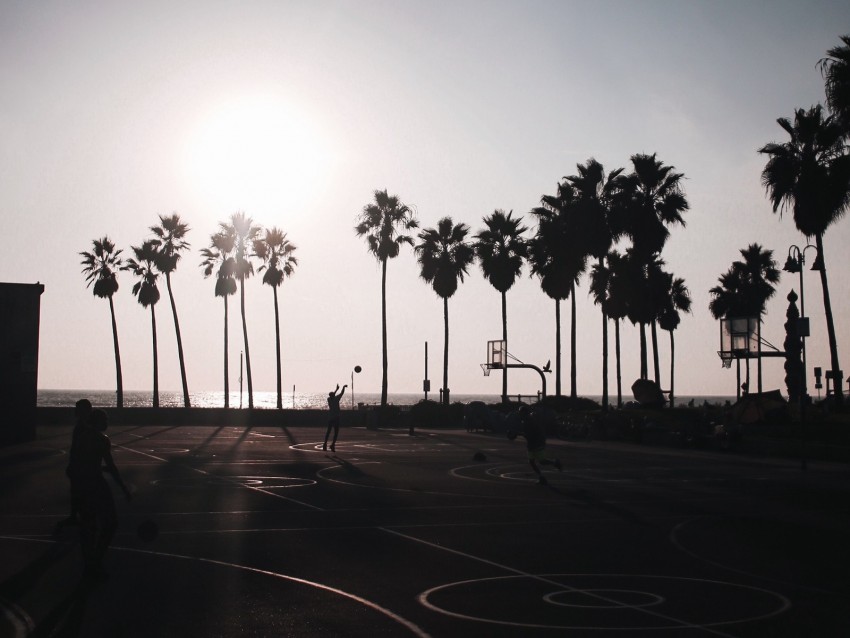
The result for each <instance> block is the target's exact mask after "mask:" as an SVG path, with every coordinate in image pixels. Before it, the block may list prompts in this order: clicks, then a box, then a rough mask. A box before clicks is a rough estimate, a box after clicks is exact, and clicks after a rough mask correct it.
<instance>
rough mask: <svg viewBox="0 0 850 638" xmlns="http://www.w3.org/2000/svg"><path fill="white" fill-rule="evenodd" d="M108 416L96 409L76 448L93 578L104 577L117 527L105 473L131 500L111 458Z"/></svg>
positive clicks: (84, 539) (83, 533) (83, 536)
mask: <svg viewBox="0 0 850 638" xmlns="http://www.w3.org/2000/svg"><path fill="white" fill-rule="evenodd" d="M106 427H107V415H106V412H105V411H104V410H94V411H92V414H91V425H90V426H89V427H87V428H85V429H83V430H81V432H80V437H79V441H78V447H77V459H76V461H77V467H78V481H79V487H80V492H79V493H80V545H81V547H82V550H83V561H84V564H85V577H86V578H87V579H89V580H92V581H98V580H105V579H106V577H107V574H106V572H105V571H104V569H103V559H104V557H105V555H106V550H107V549H108V548H109V545H110V543H111V542H112V538H113V536H114V535H115V530H116V529H117V527H118V513H117V511H116V509H115V500H114V499H113V498H112V491H111V489H110V487H109V484H108V483H107V482H106V479H105V478H104V477H103V474H104V472H105V473H107V474H110V475H111V476H112V478H113V479H114V480H115V482H116V483H117V484H118V487H120V488H121V490H122V491H123V492H124V495H125V496H126V497H127V500H128V501H129V500H130V498H131V497H130V491H129V490H128V489H127V486H126V485H125V484H124V481H122V480H121V475H120V473H119V472H118V468H117V467H116V465H115V461H114V460H113V459H112V449H111V448H112V442H111V441H110V440H109V437H108V436H106V434H105V433H104V432H105V430H106Z"/></svg>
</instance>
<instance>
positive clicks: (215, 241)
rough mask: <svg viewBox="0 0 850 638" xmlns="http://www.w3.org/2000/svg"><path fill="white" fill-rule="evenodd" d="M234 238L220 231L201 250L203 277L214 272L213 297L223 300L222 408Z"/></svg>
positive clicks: (226, 389)
mask: <svg viewBox="0 0 850 638" xmlns="http://www.w3.org/2000/svg"><path fill="white" fill-rule="evenodd" d="M235 248H236V237H235V236H234V234H233V233H232V232H227V231H225V230H222V231H221V232H218V233H215V234H214V235H213V236H212V237H211V238H210V246H209V248H202V249H201V255H202V256H203V258H204V259H203V261H202V262H201V266H202V267H203V269H204V277H209V276H210V275H212V274H213V272H215V274H216V277H215V296H216V297H221V298H222V299H224V407H225V408H229V407H230V375H229V369H228V330H227V321H228V317H227V298H228V297H229V296H230V295H235V294H236V279H235V278H234V274H235V273H236V259H235V258H234V257H233V251H234V250H235Z"/></svg>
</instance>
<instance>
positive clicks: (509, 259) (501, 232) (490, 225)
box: [474, 210, 528, 403]
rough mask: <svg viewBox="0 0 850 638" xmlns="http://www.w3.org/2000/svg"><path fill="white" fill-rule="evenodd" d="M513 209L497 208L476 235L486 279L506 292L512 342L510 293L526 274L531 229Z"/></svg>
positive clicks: (504, 303)
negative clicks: (528, 234)
mask: <svg viewBox="0 0 850 638" xmlns="http://www.w3.org/2000/svg"><path fill="white" fill-rule="evenodd" d="M512 215H513V211H510V212H508V214H507V215H505V212H504V211H502V210H496V211H494V212H493V214H492V215H489V216H487V217H485V218H484V225H485V226H486V227H487V228H486V229H484V230H482V231H480V232H479V233H478V234H476V235H475V245H474V247H475V255H476V257H478V260H479V262H480V264H481V270H482V272H483V273H484V278H485V279H487V281H489V282H490V284H491V285H492V286H493V287H494V288H495V289H496V290H498V291H499V292H500V293H501V295H502V339H503V340H504V342H505V347H506V348H507V344H508V302H507V294H506V293H507V292H508V290H510V289H511V287H512V286H513V285H514V282H515V281H516V280H517V278H518V277H519V276H520V274H521V273H522V264H523V261H524V260H525V259H526V257H528V247H527V245H526V241H525V238H524V237H523V236H522V234H523V233H524V232H525V231H526V230H528V229H527V228H526V227H525V226H523V225H522V217H518V218H514V217H512ZM502 401H503V402H505V403H507V401H508V369H507V368H503V369H502Z"/></svg>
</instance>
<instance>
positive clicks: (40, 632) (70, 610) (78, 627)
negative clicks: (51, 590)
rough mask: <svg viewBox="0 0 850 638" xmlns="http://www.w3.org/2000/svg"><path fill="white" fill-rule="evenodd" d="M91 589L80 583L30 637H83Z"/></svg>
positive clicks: (50, 612)
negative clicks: (84, 620)
mask: <svg viewBox="0 0 850 638" xmlns="http://www.w3.org/2000/svg"><path fill="white" fill-rule="evenodd" d="M91 587H92V586H91V585H90V584H88V583H86V582H80V584H78V585H77V586H76V587H75V588H74V590H73V591H72V592H71V593H70V594H69V595H68V596H67V597H66V598H65V599H64V600H62V601H60V602H59V604H57V605H56V606H55V607H54V608H53V609H51V610H50V611H49V612H48V613H47V615H46V616H45V617H44V619H43V620H42V621H41V622H40V623H39V624H38V626H37V627H36V628H35V630H34V631H33V632H32V633H31V634H30V637H31V638H77V636H81V635H82V630H83V619H84V618H85V615H86V603H87V602H88V597H89V593H90V591H91Z"/></svg>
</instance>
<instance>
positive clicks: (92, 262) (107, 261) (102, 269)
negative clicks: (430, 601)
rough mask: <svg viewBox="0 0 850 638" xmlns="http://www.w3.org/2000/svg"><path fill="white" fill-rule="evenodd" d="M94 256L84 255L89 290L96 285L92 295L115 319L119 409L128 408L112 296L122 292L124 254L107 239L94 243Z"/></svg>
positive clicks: (96, 240)
mask: <svg viewBox="0 0 850 638" xmlns="http://www.w3.org/2000/svg"><path fill="white" fill-rule="evenodd" d="M92 245H93V250H92V252H86V251H83V252H81V253H80V255H81V256H82V258H83V260H82V261H81V262H80V263H81V264H82V265H83V271H82V272H83V274H84V275H85V276H86V287H89V286H91V285H92V284H94V287H93V288H92V293H93V294H94V296H95V297H100V298H101V299H108V300H109V315H110V317H111V318H112V345H113V350H114V352H115V384H116V391H115V405H116V406H117V407H119V408H121V407H124V381H123V377H122V374H121V351H120V349H119V347H118V324H117V323H116V321H115V305H114V304H113V302H112V296H113V295H114V294H115V293H116V292H117V291H118V278H117V276H116V272H117V271H118V270H120V269H121V266H122V260H121V250H115V244H113V243H112V240H110V239H109V237H107V236H106V235H104V236H103V237H102V238H101V239H95V240H93V241H92Z"/></svg>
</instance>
